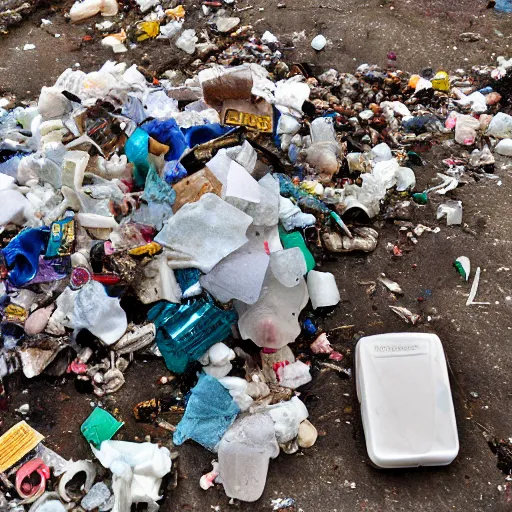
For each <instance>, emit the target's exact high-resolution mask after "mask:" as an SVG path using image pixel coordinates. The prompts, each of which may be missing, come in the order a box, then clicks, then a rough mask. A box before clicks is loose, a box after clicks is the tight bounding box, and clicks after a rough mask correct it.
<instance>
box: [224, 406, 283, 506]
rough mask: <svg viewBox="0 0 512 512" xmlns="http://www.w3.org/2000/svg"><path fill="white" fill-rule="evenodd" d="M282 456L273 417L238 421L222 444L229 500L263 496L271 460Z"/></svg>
mask: <svg viewBox="0 0 512 512" xmlns="http://www.w3.org/2000/svg"><path fill="white" fill-rule="evenodd" d="M278 455H279V446H278V445H277V442H276V436H275V433H274V425H273V422H272V419H271V418H270V416H268V415H266V414H261V413H255V414H250V415H248V416H244V417H242V418H240V419H238V420H237V421H236V422H235V423H234V424H233V425H232V426H231V428H230V429H229V430H228V431H227V432H226V433H225V434H224V436H223V437H222V440H221V442H220V445H219V472H220V477H221V479H222V484H223V485H224V490H225V492H226V494H227V495H228V497H230V498H235V499H237V500H241V501H247V502H253V501H256V500H258V499H259V498H260V497H261V495H262V494H263V490H264V489H265V484H266V481H267V472H268V466H269V461H270V459H274V458H276V457H277V456H278Z"/></svg>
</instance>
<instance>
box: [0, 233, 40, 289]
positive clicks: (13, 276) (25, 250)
mask: <svg viewBox="0 0 512 512" xmlns="http://www.w3.org/2000/svg"><path fill="white" fill-rule="evenodd" d="M49 234H50V230H49V228H28V229H24V230H23V231H21V232H20V233H19V234H18V235H16V236H15V237H14V238H13V239H12V240H11V241H10V242H9V243H8V244H7V246H6V247H5V248H4V249H3V250H2V252H3V255H4V257H5V261H6V263H7V266H8V267H9V268H10V272H9V281H11V283H12V284H13V285H14V286H23V285H24V284H26V283H28V282H29V281H30V280H31V279H34V277H35V275H36V274H37V270H38V268H39V255H40V254H41V253H42V252H43V251H44V250H45V249H46V244H47V242H48V237H49Z"/></svg>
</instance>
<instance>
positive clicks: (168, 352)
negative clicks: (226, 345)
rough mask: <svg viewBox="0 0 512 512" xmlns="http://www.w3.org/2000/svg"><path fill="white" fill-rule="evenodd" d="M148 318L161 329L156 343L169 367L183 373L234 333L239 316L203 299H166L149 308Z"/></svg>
mask: <svg viewBox="0 0 512 512" xmlns="http://www.w3.org/2000/svg"><path fill="white" fill-rule="evenodd" d="M148 319H149V321H150V322H154V324H155V326H156V328H157V332H156V342H157V345H158V349H159V350H160V352H161V353H162V356H163V357H164V360H165V364H166V366H167V368H169V370H171V371H172V372H175V373H183V372H184V371H185V370H186V368H187V366H188V365H189V364H190V363H191V362H192V361H197V360H198V359H199V358H200V357H201V356H202V355H203V354H204V353H205V352H206V351H207V350H208V349H209V348H210V347H211V346H212V345H214V344H215V343H219V342H221V341H224V340H225V339H226V338H228V337H229V336H230V335H231V325H232V324H233V323H234V322H235V321H236V319H237V315H236V313H235V312H234V311H233V310H227V311H225V310H223V309H219V308H218V307H217V306H215V305H214V304H213V303H211V302H208V301H207V300H206V299H204V298H201V299H198V300H195V301H190V302H189V303H188V304H173V303H171V302H166V301H162V302H160V303H158V304H157V305H156V306H153V307H152V308H151V309H150V310H149V313H148Z"/></svg>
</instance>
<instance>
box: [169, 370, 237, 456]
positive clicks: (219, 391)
mask: <svg viewBox="0 0 512 512" xmlns="http://www.w3.org/2000/svg"><path fill="white" fill-rule="evenodd" d="M239 413H240V409H239V407H238V405H237V404H236V403H235V402H234V400H233V398H231V395H230V394H229V392H228V391H227V389H226V388H225V387H224V386H223V385H222V384H221V383H220V382H219V381H218V380H217V379H215V378H214V377H210V376H209V375H206V374H204V373H203V374H201V375H200V376H199V381H198V382H197V384H196V385H195V387H193V388H192V394H191V395H190V398H189V400H188V403H187V408H186V409H185V415H184V416H183V418H182V420H181V421H180V422H179V423H178V426H177V429H176V432H175V433H174V436H173V441H174V444H175V445H177V446H179V445H181V444H183V443H184V442H185V441H186V440H187V439H192V440H193V441H196V443H199V444H200V445H202V446H204V447H205V448H207V449H208V450H210V451H212V452H213V451H215V450H216V446H217V445H218V444H219V442H220V440H221V439H222V436H223V435H224V433H225V432H226V430H227V429H228V428H229V427H230V426H231V425H232V423H233V422H234V421H235V419H236V417H237V415H238V414H239Z"/></svg>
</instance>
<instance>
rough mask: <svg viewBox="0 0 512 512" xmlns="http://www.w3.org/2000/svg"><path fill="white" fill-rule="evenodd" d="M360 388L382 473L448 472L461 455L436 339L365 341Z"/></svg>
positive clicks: (359, 358)
mask: <svg viewBox="0 0 512 512" xmlns="http://www.w3.org/2000/svg"><path fill="white" fill-rule="evenodd" d="M356 385H357V395H358V398H359V401H360V402H361V415H362V419H363V428H364V432H365V437H366V447H367V450H368V455H369V456H370V459H371V460H372V462H373V463H374V464H376V465H377V466H379V467H381V468H400V467H414V466H443V465H447V464H450V463H451V462H452V461H453V460H454V459H455V457H456V456H457V453H458V451H459V439H458V434H457V424H456V422H455V413H454V409H453V401H452V395H451V390H450V382H449V380H448V371H447V368H446V359H445V356H444V352H443V347H442V345H441V341H440V339H439V338H438V337H437V336H436V335H435V334H421V333H399V334H396V333H395V334H381V335H378V336H368V337H365V338H361V340H359V343H358V344H357V347H356Z"/></svg>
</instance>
